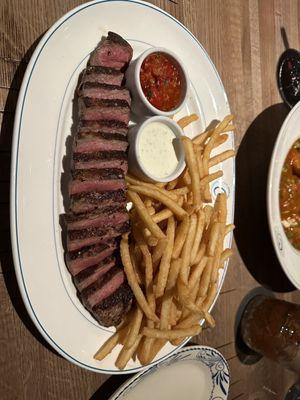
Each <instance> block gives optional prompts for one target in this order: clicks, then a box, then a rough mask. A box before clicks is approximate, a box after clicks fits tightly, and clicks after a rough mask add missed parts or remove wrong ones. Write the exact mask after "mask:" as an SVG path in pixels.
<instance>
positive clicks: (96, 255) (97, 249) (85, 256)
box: [66, 240, 117, 276]
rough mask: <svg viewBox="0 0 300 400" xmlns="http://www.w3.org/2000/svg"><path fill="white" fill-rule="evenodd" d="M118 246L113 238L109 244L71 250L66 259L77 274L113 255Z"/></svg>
mask: <svg viewBox="0 0 300 400" xmlns="http://www.w3.org/2000/svg"><path fill="white" fill-rule="evenodd" d="M116 248H117V243H116V241H114V240H112V241H111V242H110V243H109V244H99V245H94V246H87V247H83V248H81V249H80V250H75V251H70V252H69V253H68V255H67V260H66V261H67V266H68V268H69V271H70V272H71V274H72V275H73V276H75V275H77V274H78V273H79V272H81V271H83V270H84V269H85V268H88V267H90V266H91V265H95V264H97V263H99V262H100V261H102V260H104V259H105V258H106V257H108V256H110V255H112V253H113V252H114V250H115V249H116Z"/></svg>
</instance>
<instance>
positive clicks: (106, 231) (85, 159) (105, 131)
mask: <svg viewBox="0 0 300 400" xmlns="http://www.w3.org/2000/svg"><path fill="white" fill-rule="evenodd" d="M131 58H132V48H131V46H130V45H129V44H128V43H127V42H126V41H125V40H124V39H122V38H121V37H120V36H119V35H117V34H115V33H112V32H109V33H108V36H107V38H106V39H105V40H103V41H102V42H101V43H100V44H99V45H98V46H97V48H96V49H95V50H94V51H93V53H92V54H91V56H90V60H89V62H88V66H87V68H86V69H85V70H84V71H83V73H82V74H81V76H80V82H79V85H78V87H77V94H78V98H77V99H76V100H78V114H79V115H78V120H79V124H78V127H77V133H76V137H75V138H74V145H73V157H72V161H71V162H72V164H71V175H72V179H71V181H70V183H69V197H70V206H69V213H68V214H67V215H66V216H65V219H66V226H67V253H66V264H67V267H68V269H69V271H70V273H71V275H72V279H73V282H74V284H75V286H76V288H77V290H78V292H79V298H80V299H81V301H82V303H83V304H84V305H85V307H86V308H87V309H88V310H89V311H90V312H91V314H92V315H93V316H94V317H95V318H96V320H97V321H98V322H99V323H100V324H102V325H105V326H111V325H115V324H119V323H120V321H121V320H122V318H123V315H124V314H125V313H126V312H127V311H128V310H129V308H130V306H131V303H132V298H133V294H132V292H131V289H130V288H129V286H128V284H127V282H126V276H125V273H124V270H123V268H120V266H121V264H122V263H121V260H120V253H119V243H120V236H121V235H122V234H123V233H125V232H129V230H130V220H129V215H128V213H127V210H126V183H125V173H126V172H127V168H128V163H127V147H128V143H127V133H128V123H129V118H130V106H131V96H130V92H129V91H128V90H127V89H126V88H125V87H124V86H122V84H123V83H124V71H125V69H126V67H127V65H128V63H129V62H130V60H131Z"/></svg>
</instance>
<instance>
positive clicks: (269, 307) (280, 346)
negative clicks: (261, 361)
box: [240, 295, 300, 374]
mask: <svg viewBox="0 0 300 400" xmlns="http://www.w3.org/2000/svg"><path fill="white" fill-rule="evenodd" d="M240 326H241V336H242V339H243V341H244V343H245V344H246V345H247V346H248V347H249V348H250V349H251V350H253V351H255V352H257V353H259V354H261V355H263V356H266V357H268V358H270V359H271V360H273V361H276V362H278V363H280V364H282V365H283V366H285V367H287V368H289V369H291V370H293V371H295V372H297V373H298V374H300V305H297V304H293V303H289V302H287V301H283V300H278V299H275V298H272V297H268V296H265V295H257V296H255V297H254V298H253V299H252V300H250V302H249V303H248V305H247V306H246V308H245V311H244V313H243V316H242V319H241V325H240Z"/></svg>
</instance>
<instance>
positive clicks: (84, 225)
mask: <svg viewBox="0 0 300 400" xmlns="http://www.w3.org/2000/svg"><path fill="white" fill-rule="evenodd" d="M66 220H67V229H68V230H69V231H71V230H82V229H88V228H104V227H107V228H108V227H110V226H114V225H118V224H121V223H123V222H126V221H128V220H129V216H128V213H127V211H126V209H124V208H123V207H122V208H119V209H115V207H111V209H110V211H103V210H101V211H100V212H97V211H95V212H92V213H88V214H87V215H75V214H68V215H67V216H66Z"/></svg>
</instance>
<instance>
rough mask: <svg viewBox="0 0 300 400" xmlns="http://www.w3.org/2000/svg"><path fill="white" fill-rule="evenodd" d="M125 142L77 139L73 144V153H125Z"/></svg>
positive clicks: (96, 138) (94, 138) (126, 145)
mask: <svg viewBox="0 0 300 400" xmlns="http://www.w3.org/2000/svg"><path fill="white" fill-rule="evenodd" d="M127 147H128V143H127V141H124V140H106V139H102V138H98V137H93V138H85V139H79V140H77V141H76V143H75V148H74V152H75V153H92V152H97V151H126V149H127Z"/></svg>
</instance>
